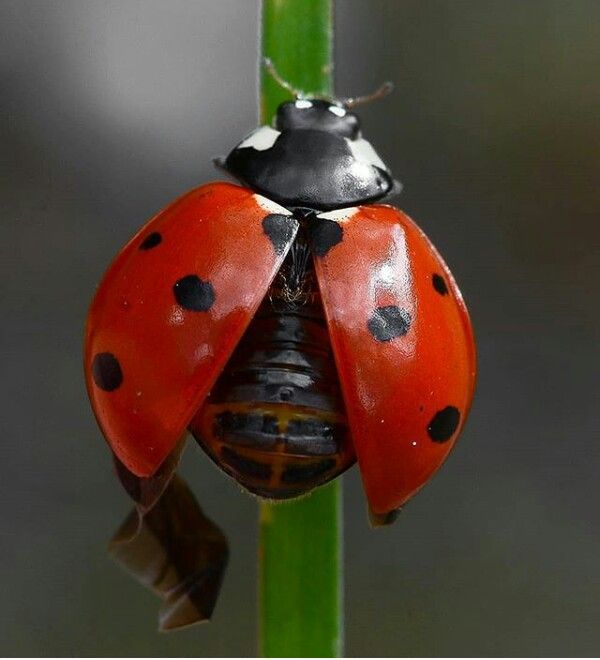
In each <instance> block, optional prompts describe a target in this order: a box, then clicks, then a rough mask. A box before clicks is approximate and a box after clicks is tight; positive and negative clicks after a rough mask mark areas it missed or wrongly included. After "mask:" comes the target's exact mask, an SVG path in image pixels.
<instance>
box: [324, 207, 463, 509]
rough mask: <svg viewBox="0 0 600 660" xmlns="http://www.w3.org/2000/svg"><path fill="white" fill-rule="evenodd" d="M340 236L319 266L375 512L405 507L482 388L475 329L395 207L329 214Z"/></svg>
mask: <svg viewBox="0 0 600 660" xmlns="http://www.w3.org/2000/svg"><path fill="white" fill-rule="evenodd" d="M327 217H329V218H333V217H335V219H336V221H337V223H338V226H339V227H341V229H342V233H341V234H340V235H339V240H338V242H337V243H336V245H334V246H333V247H331V248H330V249H328V250H327V252H326V253H325V254H324V255H323V256H321V257H317V258H316V259H315V268H316V272H317V278H318V280H319V287H320V290H321V296H322V299H323V307H324V309H325V314H326V317H327V321H328V324H329V332H330V336H331V341H332V345H333V351H334V354H335V359H336V364H337V368H338V374H339V377H340V383H341V387H342V392H343V395H344V401H345V404H346V412H347V415H348V419H349V423H350V429H351V433H352V438H353V441H354V446H355V449H356V452H357V456H358V462H359V466H360V470H361V475H362V479H363V483H364V487H365V491H366V493H367V497H368V499H369V504H370V506H371V510H372V511H373V512H374V513H376V514H386V513H388V512H390V511H393V510H394V509H397V508H398V507H400V506H401V505H402V504H403V503H404V502H406V500H408V499H409V498H410V497H411V496H412V495H413V494H414V493H415V492H416V491H417V490H418V489H419V488H420V487H421V486H422V485H423V484H424V483H425V482H426V481H427V480H428V479H429V477H431V475H432V474H433V473H434V472H435V471H436V470H437V468H438V467H439V466H440V465H441V463H442V462H443V461H444V459H445V458H446V456H447V455H448V453H449V452H450V450H451V448H452V446H453V445H454V442H455V441H456V438H457V437H458V435H459V433H460V431H461V428H462V426H463V424H464V421H465V419H466V416H467V413H468V411H469V407H470V404H471V399H472V397H473V389H474V385H475V345H474V341H473V333H472V329H471V323H470V320H469V316H468V313H467V309H466V307H465V305H464V302H463V299H462V296H461V293H460V291H459V290H458V287H457V286H456V283H455V282H454V278H453V277H452V274H451V273H450V271H449V269H448V267H447V266H446V264H445V263H444V262H443V260H442V258H441V257H440V255H439V254H438V252H437V251H436V249H435V248H434V247H433V245H432V244H431V242H430V241H429V239H428V238H427V237H426V236H425V234H424V233H423V232H422V231H421V230H420V229H419V228H418V227H417V225H416V224H415V223H414V222H412V220H410V218H408V217H407V216H406V215H405V214H404V213H402V212H401V211H398V210H397V209H395V208H392V207H390V206H382V205H379V206H361V207H358V208H354V209H348V210H346V211H342V212H334V213H331V214H327Z"/></svg>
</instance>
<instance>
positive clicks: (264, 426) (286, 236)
mask: <svg viewBox="0 0 600 660" xmlns="http://www.w3.org/2000/svg"><path fill="white" fill-rule="evenodd" d="M361 100H362V99H355V100H347V101H338V100H331V99H322V98H306V97H303V96H302V95H297V96H296V98H295V99H294V100H291V101H286V102H284V103H282V104H281V105H280V106H279V108H278V110H277V113H276V116H275V119H274V122H273V125H272V126H268V125H264V126H260V127H259V128H257V129H256V130H254V131H253V132H252V133H250V135H248V136H247V137H246V138H244V139H243V140H242V141H241V142H240V143H239V144H238V145H237V146H236V147H235V148H234V149H233V150H232V151H231V153H230V154H229V155H228V156H227V158H226V159H224V160H223V161H220V166H221V167H222V168H223V169H224V170H225V171H226V172H227V173H228V174H229V175H230V176H231V177H233V179H235V180H236V181H237V183H231V182H214V183H208V184H205V185H202V186H200V187H199V188H196V189H194V190H192V191H190V192H188V193H187V194H185V195H183V196H182V197H181V198H179V199H178V200H176V201H175V202H173V203H172V204H170V205H169V206H167V207H166V208H165V209H164V210H163V211H161V212H160V213H158V215H156V216H155V217H154V218H153V219H151V220H150V221H149V222H148V223H147V224H146V225H145V226H144V227H142V229H141V230H140V231H139V232H138V233H137V234H136V235H135V236H134V237H133V238H132V239H131V240H130V241H129V243H128V244H127V245H126V246H125V247H124V248H123V249H122V250H121V252H120V253H119V254H118V256H117V257H116V259H115V260H114V262H113V263H112V265H111V266H110V268H109V269H108V272H107V273H106V275H105V276H104V279H103V280H102V282H101V284H100V286H99V288H98V290H97V293H96V295H95V298H94V300H93V302H92V305H91V309H90V312H89V317H88V322H87V329H86V339H85V374H86V381H87V388H88V392H89V396H90V399H91V403H92V407H93V410H94V413H95V416H96V418H97V420H98V423H99V425H100V427H101V429H102V432H103V434H104V436H105V437H106V439H107V441H108V443H109V445H110V447H111V449H112V451H113V452H114V455H115V457H116V462H117V471H118V474H119V476H120V478H121V481H122V482H123V484H124V485H125V487H126V488H127V490H128V491H129V492H130V494H131V495H132V496H133V498H134V499H135V500H136V502H137V503H138V505H139V506H138V508H139V511H140V514H139V515H140V516H142V518H143V520H144V521H145V522H146V523H147V522H148V521H149V520H150V517H149V516H150V515H154V516H159V517H160V516H161V515H163V514H165V512H163V514H157V513H152V511H156V507H155V505H156V504H157V502H158V504H160V502H161V501H162V500H165V498H166V499H167V500H168V499H169V498H170V500H172V502H173V504H172V505H171V506H170V507H169V506H167V505H165V507H166V509H165V511H166V513H168V514H169V515H175V516H176V515H180V516H181V515H182V514H177V513H176V509H177V506H176V503H177V500H178V499H179V500H181V499H184V500H185V499H186V498H188V495H187V493H185V492H184V491H185V486H184V485H182V483H181V482H178V481H177V480H176V478H175V480H174V479H173V477H172V475H173V472H174V469H175V467H176V464H177V457H178V456H179V453H180V451H181V447H182V437H183V436H184V435H185V434H186V431H189V432H190V433H191V435H192V436H193V437H194V438H195V440H196V441H197V442H198V444H199V445H200V446H201V447H202V449H203V450H204V451H205V452H206V454H207V455H208V456H209V457H210V459H212V461H213V462H214V463H215V464H216V465H217V466H218V467H219V468H221V469H222V470H223V471H224V472H225V473H226V474H228V475H229V476H230V477H232V478H233V479H235V480H236V481H237V482H238V483H239V484H240V485H241V486H242V487H243V488H244V489H245V490H247V491H249V492H250V493H253V494H255V495H257V496H259V497H261V498H268V499H275V500H277V499H287V498H294V497H298V496H300V495H303V494H305V493H307V492H308V491H310V490H312V489H314V488H316V487H318V486H320V485H322V484H325V483H327V482H328V481H330V480H331V479H334V478H335V477H337V476H338V475H340V474H341V473H342V472H344V471H345V470H347V469H348V468H350V467H351V466H352V465H353V464H354V463H355V461H358V466H359V469H360V472H361V476H362V480H363V484H364V488H365V492H366V496H367V499H368V503H369V509H370V517H371V521H372V523H373V524H374V525H383V524H388V523H390V522H392V521H393V520H394V518H395V517H396V515H397V512H398V511H399V510H400V508H401V507H402V505H403V504H404V503H405V502H406V501H407V500H408V499H410V498H411V497H412V496H413V495H414V494H415V493H416V492H417V491H418V490H419V489H420V488H421V487H422V486H423V484H424V483H425V482H426V481H427V480H428V479H429V478H430V477H431V476H432V474H433V473H434V472H435V471H436V470H437V469H438V468H439V466H440V465H441V464H442V462H443V461H444V460H445V458H446V457H447V456H448V453H449V452H450V450H451V449H452V447H453V445H454V444H455V442H456V439H457V437H458V435H459V433H460V432H461V429H462V427H463V425H464V423H465V419H466V417H467V413H468V411H469V407H470V404H471V399H472V396H473V390H474V383H475V348H474V340H473V333H472V329H471V323H470V320H469V316H468V312H467V309H466V307H465V304H464V302H463V298H462V296H461V293H460V291H459V289H458V287H457V285H456V283H455V281H454V278H453V277H452V274H451V273H450V271H449V269H448V267H447V266H446V264H445V263H444V261H443V260H442V258H441V257H440V255H439V253H438V252H437V250H436V249H435V247H434V246H433V245H432V244H431V242H430V241H429V239H428V238H427V237H426V236H425V234H424V233H423V232H422V231H421V230H420V229H419V227H418V226H417V225H416V224H415V223H414V222H413V221H412V220H411V219H410V218H409V217H408V216H407V215H405V214H404V213H403V212H402V211H400V210H398V209H396V208H394V207H393V206H390V205H387V204H384V203H382V201H384V200H385V199H386V198H388V197H389V196H391V195H393V194H395V193H397V192H398V190H399V189H400V185H399V184H398V183H397V182H395V180H394V178H393V176H392V174H391V172H390V170H389V168H388V167H387V165H386V164H385V163H384V162H383V161H382V160H381V159H380V157H379V156H378V155H377V153H376V152H375V150H374V149H373V147H372V146H371V144H370V143H369V142H368V141H367V140H366V139H365V138H363V137H362V133H361V129H360V122H359V119H358V117H357V115H356V114H355V113H354V112H353V108H354V106H355V105H357V104H358V102H360V101H361ZM173 484H175V485H173ZM182 492H183V495H182ZM161 496H162V497H161ZM157 506H158V505H157ZM192 508H193V507H192ZM194 515H196V518H194V520H196V527H197V528H201V527H202V525H200V523H199V522H198V521H199V520H202V521H203V527H202V528H203V529H204V530H205V531H207V530H208V536H211V534H212V536H211V539H212V541H211V542H212V546H211V547H212V548H213V550H214V552H213V555H214V557H216V560H214V561H212V560H211V561H212V563H211V562H208V563H207V562H205V565H209V564H210V567H211V570H212V571H213V573H212V575H214V574H215V566H216V565H218V567H219V570H221V569H222V568H223V565H224V561H225V560H224V556H225V555H226V549H225V548H226V542H225V541H224V539H223V538H221V537H219V533H218V530H216V528H215V527H214V524H213V523H211V522H210V521H208V519H205V518H203V514H202V513H201V512H199V510H198V511H196V513H195V514H194ZM163 518H164V515H163ZM136 524H137V523H135V522H131V521H130V522H129V527H127V525H125V529H124V530H121V533H120V534H119V535H118V539H117V541H119V539H120V540H123V539H124V538H127V539H129V540H131V539H132V538H133V536H134V532H135V528H136ZM160 527H161V525H160V524H159V523H157V524H155V525H154V528H160ZM127 530H128V531H127ZM155 531H156V529H155ZM208 554H209V555H210V552H209V553H208ZM136 561H137V560H136ZM215 562H216V563H215ZM219 562H220V563H219ZM125 563H127V562H125ZM130 567H131V566H130ZM133 568H134V570H135V569H136V568H138V569H139V566H137V567H136V566H134V567H133ZM216 572H217V573H218V571H216ZM213 582H214V581H213ZM171 586H172V585H171ZM164 591H168V589H166V590H164ZM205 591H206V590H205ZM216 591H218V580H216V583H213V585H212V592H211V593H212V595H211V598H209V599H208V600H209V601H210V600H211V599H212V600H214V597H215V592H216ZM211 602H212V601H211ZM213 604H214V603H213ZM204 605H206V602H205V603H204ZM208 609H210V604H209V606H208ZM188 614H189V613H188ZM188 614H186V615H184V616H183V618H184V619H185V618H186V616H188ZM175 618H177V617H175ZM174 625H177V622H175V624H174Z"/></svg>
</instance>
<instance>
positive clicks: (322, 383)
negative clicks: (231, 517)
mask: <svg viewBox="0 0 600 660" xmlns="http://www.w3.org/2000/svg"><path fill="white" fill-rule="evenodd" d="M304 251H306V248H305V246H304V245H303V244H302V243H299V244H297V245H295V246H294V247H293V248H292V251H291V253H290V255H289V257H288V259H287V261H286V264H285V265H284V267H283V268H282V271H281V273H280V275H279V276H278V278H277V279H276V281H275V283H274V284H273V286H272V287H271V290H270V293H269V295H268V296H267V298H266V299H265V300H264V301H263V303H262V305H261V307H260V309H259V311H258V313H257V314H256V316H255V318H254V319H253V321H252V323H251V324H250V327H249V328H248V330H247V332H246V334H245V335H244V338H243V339H242V341H241V342H240V344H239V345H238V347H237V349H236V351H235V353H234V354H233V356H232V358H231V360H230V361H229V363H228V364H227V367H226V368H225V370H224V372H223V373H222V375H221V376H220V378H219V380H218V381H217V383H216V385H215V387H214V388H213V391H212V392H211V394H210V396H209V398H208V399H207V401H206V402H205V404H204V406H203V408H202V409H201V410H200V412H199V413H198V415H197V416H196V418H195V419H194V420H193V422H192V424H191V425H190V431H191V432H192V433H193V435H194V436H195V438H196V439H197V440H198V442H199V443H200V445H201V446H202V447H203V448H204V450H205V451H206V452H207V453H208V455H209V456H210V457H211V458H212V459H213V460H214V461H215V463H217V465H219V467H221V468H222V469H223V470H225V472H227V473H228V474H229V475H230V476H232V477H233V478H234V479H236V480H237V481H238V482H239V483H240V484H241V485H242V486H244V488H246V489H247V490H249V491H251V492H253V493H255V494H257V495H260V496H262V497H268V498H275V499H283V498H288V497H295V496H298V495H301V494H302V493H305V492H307V491H309V490H311V489H312V488H314V487H315V486H318V485H320V484H323V483H325V482H327V481H329V480H330V479H333V478H334V477H335V476H337V475H338V474H340V473H341V472H343V471H344V470H345V469H347V468H348V467H349V466H350V465H352V464H353V463H354V460H355V457H354V450H353V448H352V443H351V441H350V439H349V436H348V429H347V424H346V416H345V411H344V405H343V402H342V397H341V393H340V388H339V383H338V378H337V372H336V369H335V365H334V361H333V355H332V351H331V345H330V341H329V334H328V332H327V326H326V324H325V320H324V318H323V310H322V305H321V301H320V298H319V295H318V293H317V290H316V286H315V283H314V274H313V271H312V266H310V265H309V263H310V261H309V258H308V256H309V255H307V253H306V254H304Z"/></svg>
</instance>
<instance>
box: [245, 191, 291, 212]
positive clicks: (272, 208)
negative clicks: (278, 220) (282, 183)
mask: <svg viewBox="0 0 600 660" xmlns="http://www.w3.org/2000/svg"><path fill="white" fill-rule="evenodd" d="M254 199H255V200H256V203H257V204H258V205H259V206H260V208H261V209H263V210H264V211H267V212H268V213H279V214H280V215H292V212H291V211H288V210H287V209H286V208H283V206H279V204H277V203H276V202H274V201H273V200H271V199H267V198H266V197H263V196H262V195H257V194H255V195H254Z"/></svg>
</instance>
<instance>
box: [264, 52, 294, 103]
mask: <svg viewBox="0 0 600 660" xmlns="http://www.w3.org/2000/svg"><path fill="white" fill-rule="evenodd" d="M262 63H263V66H264V67H265V69H266V71H267V73H268V74H269V75H270V76H271V78H273V80H274V81H275V82H276V83H277V84H278V85H279V86H280V87H283V89H286V90H287V91H288V92H290V94H292V96H294V98H296V99H298V98H302V97H303V96H304V93H303V92H301V91H300V90H299V89H296V88H295V87H292V85H290V83H289V82H288V81H287V80H285V79H284V78H282V77H281V76H280V75H279V71H277V69H276V68H275V65H274V64H273V61H272V60H271V58H269V57H263V58H262Z"/></svg>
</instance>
